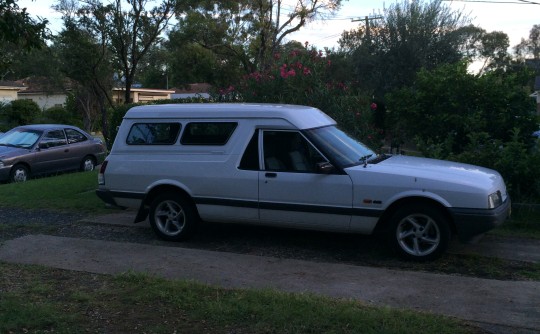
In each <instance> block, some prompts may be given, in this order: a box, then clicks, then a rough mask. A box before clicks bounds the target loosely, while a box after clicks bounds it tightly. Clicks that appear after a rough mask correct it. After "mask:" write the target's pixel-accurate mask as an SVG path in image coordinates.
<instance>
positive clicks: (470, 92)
mask: <svg viewBox="0 0 540 334" xmlns="http://www.w3.org/2000/svg"><path fill="white" fill-rule="evenodd" d="M529 75H530V73H529V72H527V71H523V72H514V73H504V72H500V71H494V72H488V73H486V74H484V75H482V76H477V75H473V74H470V73H468V72H467V64H465V63H460V64H454V65H443V66H440V67H439V68H437V69H434V70H432V71H427V70H422V71H420V72H419V73H418V75H417V77H416V81H415V85H414V86H412V87H405V88H402V89H399V90H396V91H394V92H393V93H392V94H389V95H387V102H388V105H389V106H390V109H391V113H389V116H390V117H389V122H388V127H389V129H390V131H389V132H390V134H391V135H393V134H396V133H397V134H399V135H400V136H402V137H405V138H409V140H411V139H413V138H414V140H415V143H416V144H417V146H418V148H419V149H420V150H421V151H422V153H423V154H424V155H426V156H429V157H434V158H440V159H453V160H459V161H463V162H468V163H472V164H476V165H481V166H486V167H490V168H493V169H496V170H498V171H499V172H500V173H501V174H502V175H503V176H504V178H505V180H506V182H507V184H508V187H509V189H510V191H511V194H512V196H513V197H514V199H518V198H519V199H523V198H528V197H533V198H534V197H539V196H540V187H539V185H538V184H537V183H538V182H537V181H534V180H537V179H538V178H539V177H540V168H538V167H537V166H538V159H539V154H538V152H537V151H536V152H534V151H532V147H533V139H532V137H531V133H532V132H533V131H534V129H535V128H536V126H537V125H536V120H535V117H534V115H533V110H534V104H533V101H532V99H531V98H530V97H529V94H530V93H529V90H528V89H529V88H528V86H527V82H528V80H529Z"/></svg>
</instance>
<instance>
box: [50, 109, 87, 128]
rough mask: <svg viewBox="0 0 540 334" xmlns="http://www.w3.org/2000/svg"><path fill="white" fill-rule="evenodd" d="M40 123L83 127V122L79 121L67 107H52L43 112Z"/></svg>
mask: <svg viewBox="0 0 540 334" xmlns="http://www.w3.org/2000/svg"><path fill="white" fill-rule="evenodd" d="M40 123H58V124H71V125H75V126H82V121H81V120H80V119H77V118H76V117H75V116H74V115H73V114H71V113H70V112H69V110H68V109H66V108H65V107H52V108H49V109H47V110H45V111H44V112H43V115H42V116H41V118H40Z"/></svg>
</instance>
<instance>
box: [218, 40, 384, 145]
mask: <svg viewBox="0 0 540 334" xmlns="http://www.w3.org/2000/svg"><path fill="white" fill-rule="evenodd" d="M331 56H332V55H331V54H330V53H328V54H327V55H324V54H323V52H322V51H317V50H316V49H313V48H312V49H297V50H292V51H290V52H288V53H284V54H281V53H278V54H275V55H274V64H273V65H272V66H270V67H269V68H268V69H267V70H264V71H256V72H253V73H250V74H248V75H246V76H244V78H243V80H242V81H241V82H240V83H239V85H238V86H237V87H233V86H230V87H228V88H226V89H222V90H221V91H220V92H219V94H218V96H217V98H216V99H217V100H219V101H242V102H256V103H285V104H297V105H307V106H312V107H316V108H318V109H320V110H322V111H323V112H325V113H326V114H328V115H329V116H330V117H332V118H334V119H335V120H336V121H337V122H338V124H339V125H340V127H341V128H342V129H343V130H345V131H346V132H348V133H350V134H351V135H353V136H354V137H356V138H359V139H360V140H361V141H363V142H365V143H366V144H368V145H370V146H372V147H374V148H378V147H379V146H380V144H381V142H380V140H379V139H380V136H379V132H380V131H379V129H376V128H375V127H374V126H373V116H372V113H373V112H372V110H371V109H370V105H371V102H372V101H371V98H370V97H368V96H367V95H365V94H364V95H362V94H358V92H356V90H355V89H354V87H353V85H352V84H351V83H350V82H344V81H340V80H337V79H335V78H336V76H334V72H335V68H334V66H333V63H332V59H331Z"/></svg>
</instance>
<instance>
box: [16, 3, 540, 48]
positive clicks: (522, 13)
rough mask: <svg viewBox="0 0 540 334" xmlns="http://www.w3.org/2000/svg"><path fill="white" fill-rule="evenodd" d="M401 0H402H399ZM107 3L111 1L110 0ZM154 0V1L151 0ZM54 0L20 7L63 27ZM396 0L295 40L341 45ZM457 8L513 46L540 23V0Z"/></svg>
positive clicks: (352, 11)
mask: <svg viewBox="0 0 540 334" xmlns="http://www.w3.org/2000/svg"><path fill="white" fill-rule="evenodd" d="M399 1H401V0H399ZM104 2H107V1H106V0H105V1H104ZM149 2H151V1H149ZM53 3H55V1H54V0H34V1H31V0H19V1H18V4H19V7H23V8H28V12H29V13H30V14H31V15H33V16H41V17H43V18H47V19H48V20H49V21H50V22H51V24H50V26H49V28H50V29H51V30H52V31H53V32H55V33H56V32H57V31H58V30H60V29H61V26H62V23H61V20H60V15H58V13H55V12H54V11H53V10H52V9H51V8H50V7H51V5H52V4H53ZM393 3H395V1H382V0H348V1H347V0H344V1H343V6H342V8H341V10H340V11H339V13H337V15H335V17H333V18H332V19H331V20H328V21H326V22H316V23H312V24H310V25H309V26H308V27H306V28H304V29H302V30H301V31H300V32H297V33H295V34H294V35H293V36H292V39H296V40H298V41H300V42H301V43H305V42H309V44H311V45H315V46H317V47H318V48H323V47H330V48H331V47H337V41H338V39H339V37H340V35H341V33H342V32H343V31H344V30H350V29H352V28H355V27H358V25H359V24H361V22H351V21H352V20H353V19H355V18H364V17H365V16H369V15H372V14H377V13H379V12H382V10H383V9H384V7H388V6H389V5H391V4H393ZM445 3H446V4H448V5H450V6H451V7H452V8H453V9H460V10H463V11H464V12H465V13H467V14H469V16H470V17H472V18H473V24H475V25H477V26H480V27H481V28H483V29H485V30H487V31H488V32H491V31H503V32H505V33H506V34H508V36H509V37H510V46H514V45H516V44H518V43H519V42H520V41H521V38H528V37H529V31H530V29H531V28H532V26H533V25H534V24H540V0H526V1H524V0H462V1H456V0H454V1H445Z"/></svg>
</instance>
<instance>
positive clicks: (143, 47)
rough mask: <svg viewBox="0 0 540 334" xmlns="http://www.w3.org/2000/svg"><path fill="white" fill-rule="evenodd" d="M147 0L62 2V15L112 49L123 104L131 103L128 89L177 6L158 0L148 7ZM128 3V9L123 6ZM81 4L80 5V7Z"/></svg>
mask: <svg viewBox="0 0 540 334" xmlns="http://www.w3.org/2000/svg"><path fill="white" fill-rule="evenodd" d="M150 2H151V1H149V0H111V1H110V2H109V3H108V4H103V3H102V2H101V1H100V0H85V1H82V0H80V1H77V0H61V1H60V2H59V5H60V4H62V3H67V4H70V5H73V6H65V7H67V8H65V9H64V13H65V15H71V17H72V20H73V21H74V22H76V24H77V25H80V26H82V27H84V28H85V29H86V30H87V31H88V32H89V33H90V34H92V35H96V36H100V38H101V39H102V40H103V41H104V43H105V44H106V46H107V47H108V48H109V49H110V50H111V54H112V56H113V57H114V59H115V61H116V64H115V66H117V68H118V72H119V75H120V76H121V77H122V79H123V81H124V88H125V92H124V102H125V103H130V102H131V99H130V95H131V86H132V85H133V82H134V79H135V75H136V74H137V68H138V66H139V63H140V62H141V60H143V59H144V57H145V56H146V55H147V53H148V51H149V50H150V48H151V47H152V46H153V45H155V44H156V43H158V42H159V41H160V40H161V37H160V35H161V33H162V32H163V31H164V30H165V28H166V27H167V24H168V22H169V20H170V19H171V17H172V14H173V11H174V9H175V7H176V1H175V0H161V2H160V3H159V5H157V6H154V7H151V6H150V4H149V3H150ZM124 4H127V9H126V8H125V7H123V5H124ZM79 5H80V6H79Z"/></svg>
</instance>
